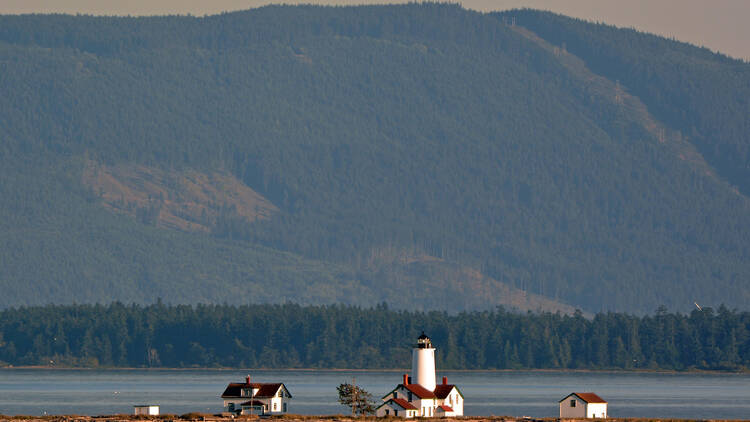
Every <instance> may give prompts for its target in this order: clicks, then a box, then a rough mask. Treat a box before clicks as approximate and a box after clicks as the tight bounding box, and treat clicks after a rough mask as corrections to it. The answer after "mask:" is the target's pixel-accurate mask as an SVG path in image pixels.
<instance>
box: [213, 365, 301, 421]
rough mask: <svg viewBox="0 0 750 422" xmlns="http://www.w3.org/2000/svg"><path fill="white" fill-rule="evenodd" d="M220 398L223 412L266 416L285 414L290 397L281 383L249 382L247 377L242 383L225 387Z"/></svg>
mask: <svg viewBox="0 0 750 422" xmlns="http://www.w3.org/2000/svg"><path fill="white" fill-rule="evenodd" d="M221 398H222V399H223V400H224V411H225V412H230V413H234V414H238V415H259V416H266V415H281V414H284V413H286V412H287V407H288V403H289V399H291V398H292V395H291V394H289V390H287V388H286V386H284V384H283V383H261V382H251V381H250V375H248V376H247V377H246V378H245V382H244V383H230V384H229V385H227V388H226V389H224V392H223V393H222V394H221Z"/></svg>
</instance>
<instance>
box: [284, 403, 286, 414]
mask: <svg viewBox="0 0 750 422" xmlns="http://www.w3.org/2000/svg"><path fill="white" fill-rule="evenodd" d="M284 413H286V403H284Z"/></svg>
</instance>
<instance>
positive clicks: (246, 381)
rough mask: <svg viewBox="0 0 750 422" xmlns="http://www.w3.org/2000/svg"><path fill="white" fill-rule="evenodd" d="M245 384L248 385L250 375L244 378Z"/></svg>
mask: <svg viewBox="0 0 750 422" xmlns="http://www.w3.org/2000/svg"><path fill="white" fill-rule="evenodd" d="M245 384H248V385H250V375H248V376H246V377H245Z"/></svg>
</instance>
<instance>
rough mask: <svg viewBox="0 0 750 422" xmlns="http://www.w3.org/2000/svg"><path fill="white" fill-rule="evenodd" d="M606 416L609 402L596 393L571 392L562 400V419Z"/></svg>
mask: <svg viewBox="0 0 750 422" xmlns="http://www.w3.org/2000/svg"><path fill="white" fill-rule="evenodd" d="M606 417H607V402H606V401H605V400H604V399H603V398H601V397H599V396H598V395H596V394H595V393H570V394H568V395H567V396H565V397H564V398H563V399H562V400H560V418H561V419H582V418H589V419H591V418H606Z"/></svg>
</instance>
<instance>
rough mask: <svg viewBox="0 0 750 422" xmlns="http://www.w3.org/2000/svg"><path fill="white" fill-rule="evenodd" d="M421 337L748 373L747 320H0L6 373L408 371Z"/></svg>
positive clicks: (110, 314)
mask: <svg viewBox="0 0 750 422" xmlns="http://www.w3.org/2000/svg"><path fill="white" fill-rule="evenodd" d="M422 330H424V331H425V332H426V333H427V334H428V335H429V336H430V337H431V338H432V341H433V344H434V345H435V346H436V347H437V350H438V352H437V355H436V357H437V363H438V367H440V368H444V369H519V368H571V369H573V368H576V369H608V368H618V369H669V370H687V369H710V370H742V369H747V368H748V366H750V313H748V312H736V311H730V310H728V309H727V308H725V307H720V308H719V309H718V310H713V309H711V308H704V309H703V310H702V311H698V310H694V311H693V312H692V313H690V314H689V315H685V314H673V313H667V312H664V310H658V311H657V312H656V313H655V314H652V315H649V316H643V317H636V316H633V315H628V314H616V313H606V314H597V315H596V316H595V317H594V318H593V319H587V318H584V317H583V316H582V315H581V314H580V313H576V314H574V315H566V316H561V315H560V314H551V313H529V314H518V313H511V312H507V311H505V310H503V309H502V308H499V309H495V310H493V311H489V312H487V311H485V312H469V313H460V314H454V315H451V314H448V313H446V312H427V313H425V312H404V311H394V310H390V309H388V307H387V306H385V305H382V304H381V305H378V306H376V307H374V308H355V307H345V306H322V307H321V306H310V307H301V306H299V305H292V304H287V305H251V306H226V305H199V306H196V307H191V306H186V305H181V306H165V305H163V304H161V303H159V304H156V305H150V306H145V307H144V306H138V305H131V306H125V305H122V304H119V303H114V304H111V305H107V306H102V305H96V306H91V305H73V306H44V307H31V308H17V309H6V310H4V311H0V346H2V347H0V367H1V366H3V365H14V366H18V365H44V366H49V365H52V366H62V367H64V366H88V367H96V366H121V367H195V366H198V367H211V366H214V367H215V366H225V367H226V366H229V367H246V368H255V367H271V368H300V367H301V368H316V367H317V368H364V369H373V368H394V365H395V367H402V368H403V367H407V366H408V364H409V362H410V354H411V348H412V347H413V344H414V343H415V340H416V337H417V336H418V335H419V333H420V331H422Z"/></svg>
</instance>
